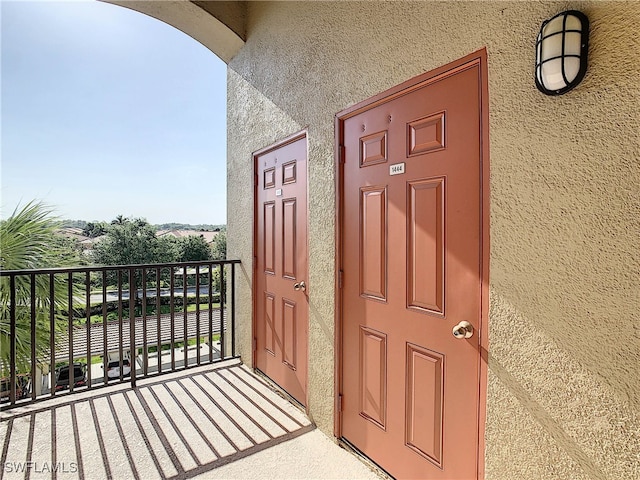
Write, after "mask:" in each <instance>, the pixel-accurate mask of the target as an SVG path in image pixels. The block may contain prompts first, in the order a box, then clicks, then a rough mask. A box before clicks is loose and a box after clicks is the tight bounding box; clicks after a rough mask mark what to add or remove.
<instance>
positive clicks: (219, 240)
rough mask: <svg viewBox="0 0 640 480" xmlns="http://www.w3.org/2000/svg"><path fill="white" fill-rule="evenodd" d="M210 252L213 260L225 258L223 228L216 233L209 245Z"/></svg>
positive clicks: (225, 247)
mask: <svg viewBox="0 0 640 480" xmlns="http://www.w3.org/2000/svg"><path fill="white" fill-rule="evenodd" d="M211 252H212V255H213V259H214V260H226V259H227V232H225V231H224V230H223V231H221V232H220V233H218V235H216V237H215V239H214V240H213V244H212V245H211Z"/></svg>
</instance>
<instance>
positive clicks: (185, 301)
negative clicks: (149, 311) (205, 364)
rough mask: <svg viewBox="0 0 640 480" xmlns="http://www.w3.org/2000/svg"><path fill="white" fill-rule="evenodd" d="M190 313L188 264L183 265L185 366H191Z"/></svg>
mask: <svg viewBox="0 0 640 480" xmlns="http://www.w3.org/2000/svg"><path fill="white" fill-rule="evenodd" d="M188 315H189V314H188V313H187V266H186V265H185V266H184V267H182V323H183V327H184V330H183V331H182V333H183V335H182V336H183V337H184V346H183V351H184V368H187V367H188V366H189V348H188V347H189V344H188V342H189V332H188V331H187V329H188V325H187V321H188V318H187V317H188Z"/></svg>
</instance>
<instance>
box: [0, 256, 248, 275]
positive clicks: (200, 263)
mask: <svg viewBox="0 0 640 480" xmlns="http://www.w3.org/2000/svg"><path fill="white" fill-rule="evenodd" d="M238 263H241V261H240V260H200V261H197V262H171V263H146V264H136V265H100V266H96V265H93V266H86V267H60V268H39V269H31V270H0V277H9V276H15V275H32V274H33V275H42V274H50V273H86V272H102V271H108V270H128V269H132V268H133V269H138V270H141V269H155V268H175V267H198V266H209V265H231V264H238Z"/></svg>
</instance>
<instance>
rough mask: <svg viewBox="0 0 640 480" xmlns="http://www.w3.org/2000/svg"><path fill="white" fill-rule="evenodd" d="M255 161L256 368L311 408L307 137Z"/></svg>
mask: <svg viewBox="0 0 640 480" xmlns="http://www.w3.org/2000/svg"><path fill="white" fill-rule="evenodd" d="M254 160H255V172H256V175H257V179H256V197H255V198H256V206H255V216H256V220H255V227H256V229H255V232H256V235H255V257H256V270H255V291H254V298H255V307H256V310H255V331H254V336H255V353H254V355H255V366H256V368H258V369H259V370H261V371H262V372H263V373H265V374H266V375H267V376H268V377H269V378H271V379H272V380H273V381H275V382H276V383H277V384H278V385H280V386H281V387H282V388H283V389H284V390H286V391H287V392H288V393H289V394H290V395H291V396H292V397H294V398H295V399H296V400H297V401H298V402H300V403H301V404H302V405H306V394H307V335H308V334H307V332H308V318H309V303H308V297H307V282H308V274H307V273H308V253H307V252H308V251H307V138H306V135H298V136H296V137H294V138H292V139H288V140H286V141H284V142H281V143H279V144H277V145H274V146H272V147H270V148H268V149H266V150H263V151H261V152H258V153H257V154H256V155H255V156H254Z"/></svg>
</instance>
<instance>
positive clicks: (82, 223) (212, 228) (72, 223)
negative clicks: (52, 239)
mask: <svg viewBox="0 0 640 480" xmlns="http://www.w3.org/2000/svg"><path fill="white" fill-rule="evenodd" d="M89 223H100V222H96V221H93V222H87V221H86V220H62V226H63V227H74V228H81V229H83V230H84V228H85V227H86V226H87V224H89ZM103 223H106V222H103ZM153 227H154V228H155V229H156V230H197V231H207V232H218V231H225V230H226V229H227V226H226V225H213V224H210V223H201V224H198V225H191V224H189V223H163V224H160V225H153Z"/></svg>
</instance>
